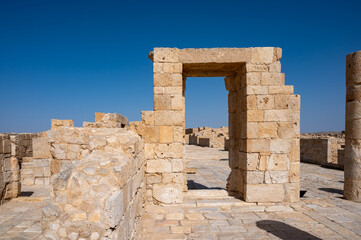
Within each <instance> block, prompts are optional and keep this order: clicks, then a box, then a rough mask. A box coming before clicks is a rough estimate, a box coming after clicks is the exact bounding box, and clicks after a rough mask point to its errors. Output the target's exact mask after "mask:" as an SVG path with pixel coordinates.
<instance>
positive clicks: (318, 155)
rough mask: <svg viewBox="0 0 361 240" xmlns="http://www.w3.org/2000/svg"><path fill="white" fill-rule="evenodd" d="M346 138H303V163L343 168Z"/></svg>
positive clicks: (301, 143) (301, 141) (301, 146)
mask: <svg viewBox="0 0 361 240" xmlns="http://www.w3.org/2000/svg"><path fill="white" fill-rule="evenodd" d="M344 146H345V139H344V138H342V137H341V138H336V137H325V136H322V135H318V136H317V135H316V136H309V135H308V136H302V137H301V139H300V150H301V161H302V162H308V163H314V164H320V165H327V166H332V167H338V168H343V157H342V156H343V153H342V151H343V150H344Z"/></svg>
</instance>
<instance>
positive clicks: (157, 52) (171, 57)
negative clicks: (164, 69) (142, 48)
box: [152, 48, 179, 63]
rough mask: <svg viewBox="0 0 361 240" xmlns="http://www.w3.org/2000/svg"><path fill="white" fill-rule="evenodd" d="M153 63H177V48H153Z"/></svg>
mask: <svg viewBox="0 0 361 240" xmlns="http://www.w3.org/2000/svg"><path fill="white" fill-rule="evenodd" d="M152 55H153V61H154V62H160V63H164V62H178V61H179V58H178V56H179V49H178V48H154V52H153V53H152Z"/></svg>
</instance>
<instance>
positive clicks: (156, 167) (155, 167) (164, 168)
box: [147, 160, 172, 173]
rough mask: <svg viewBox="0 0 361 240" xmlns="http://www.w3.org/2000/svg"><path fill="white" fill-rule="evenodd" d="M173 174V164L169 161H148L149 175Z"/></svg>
mask: <svg viewBox="0 0 361 240" xmlns="http://www.w3.org/2000/svg"><path fill="white" fill-rule="evenodd" d="M164 172H172V164H171V163H170V162H169V161H168V160H148V161H147V173H164Z"/></svg>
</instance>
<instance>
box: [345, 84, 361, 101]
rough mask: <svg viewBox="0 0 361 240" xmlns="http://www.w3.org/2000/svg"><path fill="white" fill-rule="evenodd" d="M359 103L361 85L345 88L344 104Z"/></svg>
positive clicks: (360, 99)
mask: <svg viewBox="0 0 361 240" xmlns="http://www.w3.org/2000/svg"><path fill="white" fill-rule="evenodd" d="M351 101H361V85H358V86H357V85H356V86H347V87H346V102H351Z"/></svg>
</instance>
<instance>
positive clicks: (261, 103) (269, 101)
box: [257, 95, 277, 109]
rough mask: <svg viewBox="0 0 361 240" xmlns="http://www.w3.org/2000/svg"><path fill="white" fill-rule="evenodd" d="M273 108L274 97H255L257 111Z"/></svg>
mask: <svg viewBox="0 0 361 240" xmlns="http://www.w3.org/2000/svg"><path fill="white" fill-rule="evenodd" d="M276 97H277V96H276ZM274 107H275V100H274V96H272V95H259V96H257V108H258V109H274Z"/></svg>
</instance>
